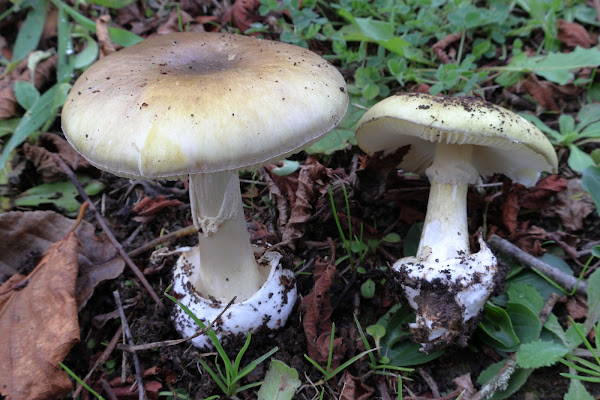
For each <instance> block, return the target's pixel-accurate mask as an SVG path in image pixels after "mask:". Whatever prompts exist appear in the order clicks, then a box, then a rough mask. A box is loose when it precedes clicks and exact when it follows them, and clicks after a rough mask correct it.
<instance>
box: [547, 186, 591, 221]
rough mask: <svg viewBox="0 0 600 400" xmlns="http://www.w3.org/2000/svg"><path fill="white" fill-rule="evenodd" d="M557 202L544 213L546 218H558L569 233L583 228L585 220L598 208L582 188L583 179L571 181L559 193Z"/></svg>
mask: <svg viewBox="0 0 600 400" xmlns="http://www.w3.org/2000/svg"><path fill="white" fill-rule="evenodd" d="M556 197H557V202H556V203H555V204H554V205H552V206H550V207H546V208H545V209H544V210H543V211H542V215H543V216H545V217H556V216H558V217H559V218H560V220H561V222H562V223H563V225H564V227H565V228H566V230H568V231H578V230H581V229H582V228H583V221H584V220H585V218H586V217H587V216H588V215H590V214H591V213H593V212H594V210H595V209H596V207H595V206H594V203H593V201H592V199H591V198H590V196H589V194H588V193H587V192H586V191H584V190H583V188H582V187H581V179H569V181H568V182H567V185H566V190H565V191H563V192H561V193H559V194H558V195H557V196H556Z"/></svg>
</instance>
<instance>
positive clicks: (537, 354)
mask: <svg viewBox="0 0 600 400" xmlns="http://www.w3.org/2000/svg"><path fill="white" fill-rule="evenodd" d="M568 352H569V348H568V347H566V346H564V345H562V344H558V343H555V342H548V341H545V340H541V339H538V340H536V341H535V342H531V343H525V344H523V345H521V347H519V350H517V358H516V360H517V364H518V365H519V366H521V367H523V368H540V367H549V366H551V365H554V364H555V363H556V362H557V361H558V359H559V358H561V357H563V356H565V355H566V354H567V353H568Z"/></svg>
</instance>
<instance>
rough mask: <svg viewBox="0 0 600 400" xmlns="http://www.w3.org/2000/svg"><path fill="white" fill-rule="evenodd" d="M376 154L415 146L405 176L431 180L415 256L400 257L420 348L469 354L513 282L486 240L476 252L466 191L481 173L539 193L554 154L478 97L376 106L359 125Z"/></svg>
mask: <svg viewBox="0 0 600 400" xmlns="http://www.w3.org/2000/svg"><path fill="white" fill-rule="evenodd" d="M356 141H357V143H358V145H359V146H360V148H361V149H363V150H364V151H365V152H366V153H368V154H373V153H376V152H379V151H384V154H385V152H388V153H389V152H390V151H393V150H395V149H398V148H400V147H403V146H407V145H410V149H409V151H408V153H407V154H406V155H405V156H404V158H403V160H402V162H401V163H400V165H399V166H398V168H400V169H402V170H405V171H412V172H416V173H423V172H424V173H425V174H426V175H427V177H428V178H429V181H430V182H431V189H430V194H429V202H428V205H427V214H426V217H425V222H424V226H423V231H422V234H421V239H420V243H419V247H418V251H417V255H416V257H405V258H402V259H399V260H398V261H397V262H396V263H395V264H394V265H393V269H394V271H395V274H396V277H397V279H398V280H399V281H400V285H401V287H402V289H403V291H404V294H405V297H406V298H407V300H408V302H409V304H410V306H411V307H412V308H413V309H414V310H415V312H416V322H415V323H413V324H411V325H410V328H411V333H412V337H413V340H414V341H416V342H419V343H421V344H422V345H423V350H424V351H426V352H430V351H432V350H435V349H438V348H442V347H444V346H447V345H449V344H451V343H456V344H458V345H459V346H465V345H466V342H467V339H468V337H469V335H470V333H471V332H472V330H473V329H474V327H475V326H476V325H477V322H478V321H479V319H480V314H481V311H482V309H483V308H484V305H485V303H486V301H487V300H488V298H489V297H490V295H491V294H492V293H493V292H494V290H495V288H496V287H497V286H498V284H499V283H501V282H502V281H503V280H504V276H505V272H503V271H502V268H499V266H498V263H497V261H496V258H495V256H494V254H493V253H492V252H491V251H490V249H489V248H488V247H487V245H486V243H485V242H484V240H483V238H482V237H481V234H479V235H478V242H479V248H480V249H479V251H478V252H476V253H472V252H471V250H470V248H469V232H468V227H467V190H468V185H469V184H473V183H475V182H476V181H477V180H478V178H479V176H480V175H488V174H491V173H503V174H505V175H506V176H508V177H509V178H511V179H512V180H513V181H515V182H519V183H521V184H524V185H527V186H531V185H533V184H535V182H536V181H537V179H538V177H539V176H540V172H541V171H553V172H554V171H556V170H557V158H556V153H555V151H554V148H553V147H552V145H551V144H550V142H549V141H548V139H547V138H546V137H545V136H544V134H543V133H542V132H540V131H539V130H538V129H537V128H536V127H535V126H534V125H532V124H530V123H529V122H527V121H526V120H525V119H524V118H522V117H520V116H518V115H516V114H514V113H512V112H510V111H508V110H506V109H503V108H501V107H498V106H496V105H494V104H491V103H488V102H486V101H483V100H481V99H478V98H472V97H454V98H452V97H447V96H432V95H427V94H419V93H403V94H398V95H396V96H392V97H389V98H387V99H385V100H383V101H381V102H379V103H377V104H375V105H374V106H373V107H372V108H371V109H370V110H369V111H367V112H366V113H365V114H364V115H363V117H362V118H361V119H360V121H359V122H358V124H357V129H356Z"/></svg>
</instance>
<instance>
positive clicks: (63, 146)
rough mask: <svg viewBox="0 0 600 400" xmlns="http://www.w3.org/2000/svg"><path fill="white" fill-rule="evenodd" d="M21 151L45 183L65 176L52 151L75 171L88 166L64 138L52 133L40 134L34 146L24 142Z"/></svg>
mask: <svg viewBox="0 0 600 400" xmlns="http://www.w3.org/2000/svg"><path fill="white" fill-rule="evenodd" d="M23 151H24V153H25V157H27V159H29V160H30V161H31V162H32V163H33V165H34V167H35V168H36V171H37V173H38V174H39V175H40V176H41V177H42V180H43V181H44V182H46V183H50V182H56V181H57V180H59V179H63V178H64V176H65V173H64V171H63V170H62V168H61V167H60V166H58V165H57V164H56V162H55V161H54V158H53V157H52V153H58V155H59V156H60V157H61V158H62V159H63V160H64V161H65V162H66V163H67V164H68V165H69V166H70V167H71V169H73V170H75V171H76V170H77V169H79V168H88V167H89V166H90V164H89V163H88V162H87V161H86V160H85V159H84V158H83V157H82V156H81V155H80V154H79V153H78V152H77V151H76V150H75V149H74V148H73V147H72V146H71V145H70V144H69V143H68V142H67V141H66V140H65V139H63V138H62V137H60V136H58V135H56V134H54V133H43V134H41V135H40V136H39V137H38V139H37V143H36V144H35V146H34V145H30V144H29V143H25V144H24V145H23Z"/></svg>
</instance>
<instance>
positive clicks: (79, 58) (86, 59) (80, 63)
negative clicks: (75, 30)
mask: <svg viewBox="0 0 600 400" xmlns="http://www.w3.org/2000/svg"><path fill="white" fill-rule="evenodd" d="M73 36H76V35H73ZM77 36H81V37H83V38H84V39H85V48H84V49H83V50H81V51H80V52H79V53H77V54H75V56H74V57H73V67H75V68H76V69H82V68H86V67H88V66H89V65H91V64H92V63H93V62H94V61H96V59H97V58H98V51H99V48H98V43H97V42H96V41H95V40H94V39H93V38H92V37H91V36H90V35H88V34H87V33H85V34H81V35H77Z"/></svg>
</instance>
